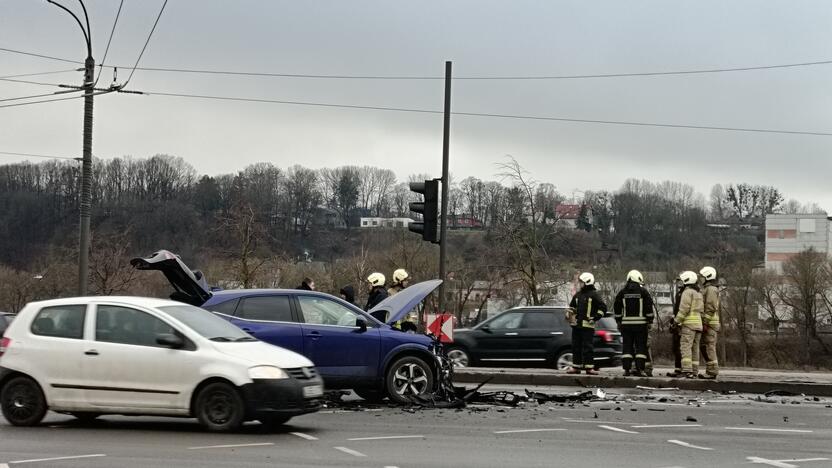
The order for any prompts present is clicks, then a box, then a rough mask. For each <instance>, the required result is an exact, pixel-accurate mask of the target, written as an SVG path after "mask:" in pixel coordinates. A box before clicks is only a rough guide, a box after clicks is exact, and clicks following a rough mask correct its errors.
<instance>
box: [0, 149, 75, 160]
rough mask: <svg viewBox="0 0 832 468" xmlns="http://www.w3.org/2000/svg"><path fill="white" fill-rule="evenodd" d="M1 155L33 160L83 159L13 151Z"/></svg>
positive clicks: (3, 152) (1, 152)
mask: <svg viewBox="0 0 832 468" xmlns="http://www.w3.org/2000/svg"><path fill="white" fill-rule="evenodd" d="M0 154H5V155H7V156H27V157H31V158H47V159H68V160H70V161H78V160H80V159H81V158H70V157H68V156H53V155H48V154H32V153H15V152H11V151H0Z"/></svg>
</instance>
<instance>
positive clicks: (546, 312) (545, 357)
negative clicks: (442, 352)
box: [447, 307, 622, 369]
mask: <svg viewBox="0 0 832 468" xmlns="http://www.w3.org/2000/svg"><path fill="white" fill-rule="evenodd" d="M565 311H566V308H565V307H521V308H516V309H510V310H507V311H505V312H502V313H500V314H499V315H497V316H495V317H492V318H490V319H488V320H486V321H485V322H482V323H480V324H479V325H477V326H475V327H473V328H471V329H464V328H462V329H457V330H454V342H453V344H452V345H450V346H449V347H448V351H447V354H448V358H449V359H451V361H452V362H453V363H454V365H456V366H457V367H465V366H485V367H489V366H490V367H507V366H523V367H554V368H557V369H567V368H569V367H570V366H571V365H572V328H571V327H570V326H569V324H568V323H567V321H566V317H565ZM594 344H595V364H596V367H615V366H619V365H621V349H622V343H621V334H620V333H619V332H618V327H617V326H616V323H615V320H614V319H613V318H611V317H606V318H603V319H601V320H600V321H599V322H598V323H597V324H596V329H595V340H594Z"/></svg>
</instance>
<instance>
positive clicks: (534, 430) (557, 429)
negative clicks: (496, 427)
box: [494, 428, 566, 434]
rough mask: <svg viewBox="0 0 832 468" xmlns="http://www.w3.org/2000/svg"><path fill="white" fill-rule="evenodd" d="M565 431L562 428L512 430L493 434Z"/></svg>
mask: <svg viewBox="0 0 832 468" xmlns="http://www.w3.org/2000/svg"><path fill="white" fill-rule="evenodd" d="M565 430H566V429H563V428H552V429H514V430H509V431H494V433H495V434H519V433H522V432H554V431H565Z"/></svg>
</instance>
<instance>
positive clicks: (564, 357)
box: [555, 350, 572, 370]
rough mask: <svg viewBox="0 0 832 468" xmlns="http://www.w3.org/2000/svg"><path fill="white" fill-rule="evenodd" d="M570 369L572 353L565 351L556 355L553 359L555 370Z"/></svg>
mask: <svg viewBox="0 0 832 468" xmlns="http://www.w3.org/2000/svg"><path fill="white" fill-rule="evenodd" d="M571 367H572V351H569V350H566V351H561V352H560V353H558V355H557V357H555V369H557V370H568V369H570V368H571Z"/></svg>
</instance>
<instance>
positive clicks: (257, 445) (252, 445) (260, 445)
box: [188, 442, 274, 450]
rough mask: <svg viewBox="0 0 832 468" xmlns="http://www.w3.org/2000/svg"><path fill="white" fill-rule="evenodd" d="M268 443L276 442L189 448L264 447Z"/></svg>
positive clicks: (189, 448) (191, 448) (192, 448)
mask: <svg viewBox="0 0 832 468" xmlns="http://www.w3.org/2000/svg"><path fill="white" fill-rule="evenodd" d="M266 445H274V443H272V442H261V443H259V444H230V445H205V446H202V447H188V450H202V449H218V448H237V447H264V446H266Z"/></svg>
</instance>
